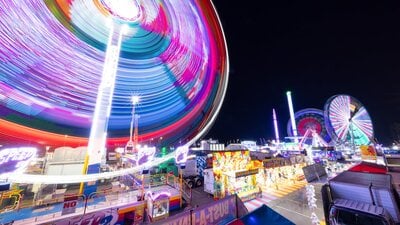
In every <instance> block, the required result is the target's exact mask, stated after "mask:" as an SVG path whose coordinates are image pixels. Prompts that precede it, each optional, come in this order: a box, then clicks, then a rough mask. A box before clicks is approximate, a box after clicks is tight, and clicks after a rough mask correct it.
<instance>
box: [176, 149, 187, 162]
mask: <svg viewBox="0 0 400 225" xmlns="http://www.w3.org/2000/svg"><path fill="white" fill-rule="evenodd" d="M188 153H189V147H188V146H187V145H184V146H179V147H178V148H177V149H176V150H175V162H176V164H184V163H186V160H187V158H188Z"/></svg>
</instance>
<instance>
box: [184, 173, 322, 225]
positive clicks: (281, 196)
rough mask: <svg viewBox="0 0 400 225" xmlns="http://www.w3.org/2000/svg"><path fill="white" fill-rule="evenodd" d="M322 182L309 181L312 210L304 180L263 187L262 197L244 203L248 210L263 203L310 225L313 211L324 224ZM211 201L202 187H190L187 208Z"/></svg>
mask: <svg viewBox="0 0 400 225" xmlns="http://www.w3.org/2000/svg"><path fill="white" fill-rule="evenodd" d="M324 183H325V180H320V181H317V182H313V183H311V184H312V185H313V186H314V188H315V198H316V199H317V203H316V204H317V209H315V210H314V211H312V210H310V209H309V207H308V202H307V196H306V189H305V186H306V185H307V184H308V183H307V181H305V180H302V181H296V182H295V183H292V184H291V183H289V184H284V185H283V184H282V185H280V186H278V189H275V188H270V189H264V190H263V194H262V197H260V198H256V199H253V200H250V201H246V202H245V203H244V204H245V206H246V208H247V209H248V210H249V212H251V211H253V210H255V209H257V208H258V207H260V206H261V205H263V204H265V205H267V206H269V207H271V208H272V209H273V210H275V211H276V212H278V213H279V214H281V215H282V216H284V217H286V218H287V219H289V220H290V221H292V222H293V223H294V224H296V225H310V224H311V218H310V216H311V213H312V212H315V214H316V215H317V217H318V219H319V220H320V221H321V223H320V224H321V225H323V224H325V223H324V221H325V219H324V218H325V217H324V212H323V206H322V198H321V187H322V185H323V184H324ZM213 201H214V199H213V197H212V196H211V195H209V194H208V193H205V192H204V191H203V187H197V188H194V189H192V202H191V204H190V206H188V208H195V207H196V206H200V205H204V204H208V203H210V202H213Z"/></svg>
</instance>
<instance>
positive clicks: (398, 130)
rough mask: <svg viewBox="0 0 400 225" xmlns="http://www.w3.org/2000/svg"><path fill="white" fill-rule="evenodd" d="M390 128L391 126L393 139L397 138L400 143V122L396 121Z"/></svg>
mask: <svg viewBox="0 0 400 225" xmlns="http://www.w3.org/2000/svg"><path fill="white" fill-rule="evenodd" d="M390 128H391V132H392V137H393V139H394V140H395V142H397V143H399V141H400V122H394V123H393V124H392V125H391V127H390Z"/></svg>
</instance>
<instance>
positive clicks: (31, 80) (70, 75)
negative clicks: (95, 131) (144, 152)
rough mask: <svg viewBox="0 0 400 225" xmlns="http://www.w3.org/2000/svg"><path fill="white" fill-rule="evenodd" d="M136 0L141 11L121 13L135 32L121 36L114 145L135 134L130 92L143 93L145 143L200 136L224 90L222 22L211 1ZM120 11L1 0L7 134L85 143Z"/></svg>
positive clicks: (2, 112)
mask: <svg viewBox="0 0 400 225" xmlns="http://www.w3.org/2000/svg"><path fill="white" fill-rule="evenodd" d="M137 3H138V4H139V5H140V7H139V9H140V13H139V14H140V15H139V16H138V17H137V18H136V19H134V20H131V19H129V18H125V19H124V18H122V17H123V16H122V17H121V16H119V18H116V20H117V21H118V23H125V24H127V25H128V26H129V33H128V34H126V36H127V38H124V40H123V41H122V44H121V58H120V60H119V63H118V68H117V76H116V77H117V78H116V83H115V92H114V95H113V104H112V109H111V115H110V120H109V124H108V128H107V130H108V137H109V138H108V139H107V141H108V145H121V144H125V143H126V141H127V140H128V138H127V137H128V134H129V122H128V123H127V121H129V120H130V117H131V115H130V112H131V104H130V97H131V95H132V92H136V93H140V94H141V106H140V108H138V109H137V111H138V112H137V113H138V114H140V115H141V119H140V127H139V130H140V135H139V138H138V139H139V140H140V141H148V140H151V139H152V138H153V139H158V138H159V137H163V141H164V142H165V143H174V142H176V141H178V140H188V141H189V142H193V141H194V140H195V139H197V138H199V137H200V136H202V135H204V133H205V132H206V130H207V129H209V128H210V126H211V124H212V123H213V121H214V120H215V118H216V115H217V113H218V111H219V110H220V108H221V105H222V100H223V98H224V96H225V92H226V87H227V80H228V55H227V48H226V42H225V39H224V35H223V32H222V28H221V25H220V21H219V20H218V17H217V15H216V12H215V9H214V7H213V5H212V2H211V1H201V2H200V1H194V0H190V1H178V0H170V1H155V0H153V1H152V0H149V1H138V2H137ZM116 11H118V10H110V8H108V9H107V8H105V7H104V5H103V4H102V3H101V1H100V0H94V1H86V0H74V1H67V0H55V1H49V0H46V1H43V2H42V1H33V0H24V1H23V0H19V1H12V2H10V1H4V0H2V1H0V124H6V129H4V130H3V129H2V130H1V131H0V133H1V134H0V135H3V136H6V137H10V139H11V138H13V139H14V138H18V137H20V138H21V139H26V140H27V141H34V142H40V143H41V144H44V145H55V146H61V145H63V144H64V143H65V144H68V145H70V146H81V145H87V137H88V136H89V129H90V126H91V123H92V117H93V112H94V109H95V102H96V97H97V89H98V87H99V84H100V79H101V74H102V72H101V71H102V68H103V64H104V59H105V50H106V45H107V40H108V34H109V33H110V32H109V31H110V29H111V28H110V26H107V25H106V24H107V21H108V20H109V18H110V16H114V17H115V16H116V15H115V14H118V13H117V12H116ZM112 12H114V13H112ZM2 128H3V127H2ZM65 135H68V138H65Z"/></svg>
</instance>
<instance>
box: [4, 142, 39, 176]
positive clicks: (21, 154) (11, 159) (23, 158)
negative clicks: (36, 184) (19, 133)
mask: <svg viewBox="0 0 400 225" xmlns="http://www.w3.org/2000/svg"><path fill="white" fill-rule="evenodd" d="M36 151H37V149H36V148H33V147H19V148H5V149H2V150H0V174H3V173H14V172H17V171H18V172H19V171H22V170H24V169H25V167H26V166H27V165H28V164H29V162H30V161H31V160H32V159H34V158H35V157H36Z"/></svg>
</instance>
